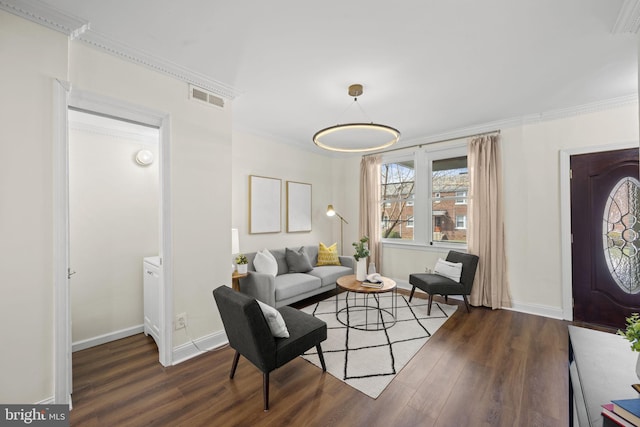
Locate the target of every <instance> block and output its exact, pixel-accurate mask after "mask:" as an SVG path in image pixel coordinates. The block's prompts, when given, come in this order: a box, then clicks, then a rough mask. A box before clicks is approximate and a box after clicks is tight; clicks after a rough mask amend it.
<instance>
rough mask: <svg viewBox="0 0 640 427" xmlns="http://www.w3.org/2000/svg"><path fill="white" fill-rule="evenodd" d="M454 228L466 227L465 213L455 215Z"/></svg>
mask: <svg viewBox="0 0 640 427" xmlns="http://www.w3.org/2000/svg"><path fill="white" fill-rule="evenodd" d="M456 228H458V229H466V228H467V216H466V215H456Z"/></svg>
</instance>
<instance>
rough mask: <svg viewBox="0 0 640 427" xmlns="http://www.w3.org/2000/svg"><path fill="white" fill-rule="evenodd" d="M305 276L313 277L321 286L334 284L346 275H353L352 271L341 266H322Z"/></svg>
mask: <svg viewBox="0 0 640 427" xmlns="http://www.w3.org/2000/svg"><path fill="white" fill-rule="evenodd" d="M307 274H309V275H311V276H315V277H317V278H319V279H320V281H321V282H322V286H326V285H330V284H332V283H336V280H338V278H340V277H342V276H346V275H347V274H353V270H352V269H351V268H349V267H343V266H341V265H324V266H319V267H315V268H314V269H313V270H311V271H310V272H308V273H307Z"/></svg>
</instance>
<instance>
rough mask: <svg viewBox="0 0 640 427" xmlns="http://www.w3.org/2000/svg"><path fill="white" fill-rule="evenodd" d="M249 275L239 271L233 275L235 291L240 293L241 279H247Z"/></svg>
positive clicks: (232, 281)
mask: <svg viewBox="0 0 640 427" xmlns="http://www.w3.org/2000/svg"><path fill="white" fill-rule="evenodd" d="M247 274H248V273H244V274H240V273H238V272H237V271H234V272H233V273H232V274H231V287H232V288H233V290H234V291H238V292H240V279H242V278H243V277H247Z"/></svg>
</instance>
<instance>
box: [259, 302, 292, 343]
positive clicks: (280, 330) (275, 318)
mask: <svg viewBox="0 0 640 427" xmlns="http://www.w3.org/2000/svg"><path fill="white" fill-rule="evenodd" d="M256 301H258V300H256ZM258 305H259V306H260V308H261V309H262V314H264V318H265V319H267V323H268V324H269V329H271V335H273V336H274V337H277V338H289V330H288V329H287V325H285V323H284V319H283V318H282V315H281V314H280V312H279V311H278V310H276V309H275V308H273V307H271V306H270V305H267V304H265V303H263V302H261V301H258Z"/></svg>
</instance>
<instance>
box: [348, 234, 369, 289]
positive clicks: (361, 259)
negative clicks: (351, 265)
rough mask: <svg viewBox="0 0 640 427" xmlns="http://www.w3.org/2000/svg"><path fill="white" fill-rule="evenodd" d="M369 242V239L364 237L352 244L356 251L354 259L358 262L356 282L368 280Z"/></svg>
mask: <svg viewBox="0 0 640 427" xmlns="http://www.w3.org/2000/svg"><path fill="white" fill-rule="evenodd" d="M367 242H369V238H368V237H367V236H363V237H362V238H361V239H360V241H359V242H353V243H352V245H353V247H354V248H355V250H356V253H354V254H353V258H354V259H355V260H356V280H359V281H361V282H364V280H365V279H366V278H367V257H368V256H369V246H368V245H367Z"/></svg>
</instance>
